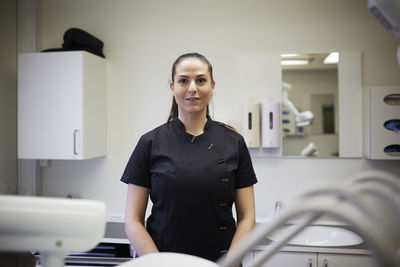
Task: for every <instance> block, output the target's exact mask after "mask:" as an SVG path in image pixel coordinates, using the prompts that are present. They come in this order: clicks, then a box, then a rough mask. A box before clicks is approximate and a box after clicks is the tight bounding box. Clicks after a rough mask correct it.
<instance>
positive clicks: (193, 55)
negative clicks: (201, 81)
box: [167, 53, 214, 124]
mask: <svg viewBox="0 0 400 267" xmlns="http://www.w3.org/2000/svg"><path fill="white" fill-rule="evenodd" d="M188 58H196V59H198V60H200V61H202V62H204V63H206V64H207V66H208V71H209V72H210V77H211V82H214V78H213V68H212V66H211V63H210V61H208V59H207V58H206V57H205V56H203V55H201V54H199V53H187V54H183V55H181V56H179V57H178V58H177V59H176V60H175V62H174V64H172V71H171V82H172V83H173V82H175V72H176V65H178V64H179V63H180V62H181V61H183V60H185V59H188ZM208 114H209V110H208V105H207V115H208ZM175 118H178V104H177V103H176V101H175V97H172V106H171V111H170V112H169V116H168V120H167V124H169V122H170V121H171V120H173V119H175Z"/></svg>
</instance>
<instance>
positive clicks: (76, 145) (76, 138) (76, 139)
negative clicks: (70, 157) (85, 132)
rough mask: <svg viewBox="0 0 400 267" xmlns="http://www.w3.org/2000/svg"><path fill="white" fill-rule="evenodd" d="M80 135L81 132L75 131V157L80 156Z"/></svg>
mask: <svg viewBox="0 0 400 267" xmlns="http://www.w3.org/2000/svg"><path fill="white" fill-rule="evenodd" d="M78 133H79V131H78V130H76V129H75V131H74V155H78V154H79V147H78Z"/></svg>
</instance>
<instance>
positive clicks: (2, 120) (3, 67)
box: [0, 0, 17, 194]
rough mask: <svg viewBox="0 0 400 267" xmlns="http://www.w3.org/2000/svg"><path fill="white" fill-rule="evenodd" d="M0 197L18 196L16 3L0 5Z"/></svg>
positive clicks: (8, 0) (6, 0)
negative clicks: (2, 195) (0, 195)
mask: <svg viewBox="0 0 400 267" xmlns="http://www.w3.org/2000/svg"><path fill="white" fill-rule="evenodd" d="M0 34H1V36H2V38H1V43H0V58H1V64H0V194H15V193H17V1H16V0H4V1H1V2H0Z"/></svg>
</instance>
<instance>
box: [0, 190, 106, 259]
mask: <svg viewBox="0 0 400 267" xmlns="http://www.w3.org/2000/svg"><path fill="white" fill-rule="evenodd" d="M105 226H106V216H105V204H104V203H103V202H100V201H94V200H80V199H61V198H49V197H29V196H11V195H0V251H7V252H23V251H37V252H39V253H40V255H41V261H42V266H43V267H61V266H64V257H65V256H66V255H67V254H69V253H71V252H83V251H88V250H90V249H91V248H93V247H95V246H96V245H97V244H98V243H99V242H100V240H101V239H102V238H103V236H104V232H105Z"/></svg>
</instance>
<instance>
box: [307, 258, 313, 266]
mask: <svg viewBox="0 0 400 267" xmlns="http://www.w3.org/2000/svg"><path fill="white" fill-rule="evenodd" d="M308 267H312V259H308Z"/></svg>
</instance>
